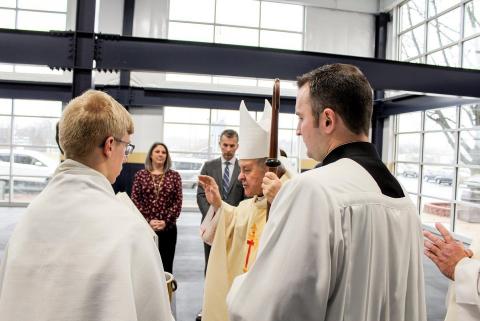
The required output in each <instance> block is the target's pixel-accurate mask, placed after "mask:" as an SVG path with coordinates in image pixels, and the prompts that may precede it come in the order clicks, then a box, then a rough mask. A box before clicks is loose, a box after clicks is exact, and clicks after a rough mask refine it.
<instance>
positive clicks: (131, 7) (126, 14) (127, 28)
mask: <svg viewBox="0 0 480 321" xmlns="http://www.w3.org/2000/svg"><path fill="white" fill-rule="evenodd" d="M134 15H135V0H124V3H123V26H122V35H124V36H131V35H132V34H133V18H134ZM120 86H130V71H128V70H122V71H120Z"/></svg>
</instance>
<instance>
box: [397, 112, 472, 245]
mask: <svg viewBox="0 0 480 321" xmlns="http://www.w3.org/2000/svg"><path fill="white" fill-rule="evenodd" d="M395 118H396V122H395V123H396V125H395V130H394V133H395V144H396V146H397V148H396V152H395V175H396V176H397V177H398V179H399V181H400V182H401V183H402V185H403V186H404V187H405V189H406V190H407V192H408V193H409V194H410V196H411V197H412V199H414V200H415V203H416V204H417V206H418V211H419V213H420V218H421V220H422V223H423V224H425V225H431V226H433V224H434V223H435V222H443V223H445V224H446V225H447V226H448V228H449V229H451V230H453V231H454V232H455V233H457V234H458V235H460V236H463V237H465V238H466V239H470V238H471V237H472V236H473V235H475V234H478V233H480V143H479V142H480V104H472V105H464V106H456V107H448V108H442V109H434V110H428V111H425V112H416V113H409V114H401V115H398V116H396V117H395Z"/></svg>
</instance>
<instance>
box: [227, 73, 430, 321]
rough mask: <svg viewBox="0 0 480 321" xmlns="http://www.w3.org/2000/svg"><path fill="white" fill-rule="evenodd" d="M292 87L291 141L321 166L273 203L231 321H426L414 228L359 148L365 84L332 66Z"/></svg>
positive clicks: (408, 205) (388, 180) (392, 186)
mask: <svg viewBox="0 0 480 321" xmlns="http://www.w3.org/2000/svg"><path fill="white" fill-rule="evenodd" d="M298 87H299V91H298V94H297V102H296V106H295V109H296V114H297V115H298V117H299V123H298V127H297V134H298V135H301V136H302V138H303V141H304V142H305V145H306V147H307V154H308V156H310V157H311V158H313V159H315V160H317V161H320V162H322V166H321V167H319V168H315V169H313V170H310V171H307V172H305V173H303V174H301V175H299V176H297V177H296V178H294V179H292V180H291V181H290V182H289V183H288V184H287V185H286V186H285V187H283V188H282V189H281V190H280V192H279V193H278V195H277V196H276V197H275V199H274V201H273V204H272V207H271V212H270V219H269V221H268V224H267V225H266V226H265V230H264V232H263V234H262V237H261V239H260V248H259V250H258V254H257V260H256V261H255V264H254V265H253V266H252V267H251V269H250V270H249V271H248V272H247V273H246V274H243V275H241V276H239V277H237V278H236V279H235V280H234V283H233V285H232V287H231V290H230V292H229V295H228V297H227V303H228V308H229V315H230V320H232V321H240V320H242V321H243V320H249V321H250V320H251V321H253V320H262V321H273V320H275V321H283V320H284V321H291V320H302V321H314V320H315V321H320V320H331V321H333V320H335V321H337V320H351V321H356V320H362V321H425V320H426V308H425V297H424V277H423V266H422V233H421V224H420V220H419V217H418V215H417V213H416V209H415V206H414V205H413V203H412V202H411V200H410V198H409V196H408V194H407V193H406V192H405V191H404V190H403V189H402V188H401V186H400V184H399V183H398V181H397V180H396V179H395V178H394V177H393V176H392V175H391V173H390V172H389V171H388V169H387V168H386V167H385V165H384V164H383V163H382V161H381V159H380V157H379V156H378V154H377V153H376V151H375V148H374V146H373V145H372V144H370V143H369V142H368V131H369V125H370V119H371V115H372V109H373V104H372V89H371V87H370V84H369V83H368V81H367V79H366V78H365V76H364V75H363V74H362V73H361V71H360V70H359V69H358V68H356V67H355V66H351V65H344V64H333V65H325V66H322V67H321V68H318V69H316V70H314V71H312V72H310V73H307V74H305V75H303V76H301V77H299V79H298Z"/></svg>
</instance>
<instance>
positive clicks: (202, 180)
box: [198, 175, 222, 209]
mask: <svg viewBox="0 0 480 321" xmlns="http://www.w3.org/2000/svg"><path fill="white" fill-rule="evenodd" d="M198 183H199V184H200V185H201V186H202V187H203V190H204V191H205V197H206V198H207V202H208V203H209V204H210V205H212V206H213V207H214V208H215V209H218V208H220V206H222V197H221V196H220V191H219V189H218V185H217V183H216V182H215V180H214V179H213V177H211V176H208V175H199V176H198Z"/></svg>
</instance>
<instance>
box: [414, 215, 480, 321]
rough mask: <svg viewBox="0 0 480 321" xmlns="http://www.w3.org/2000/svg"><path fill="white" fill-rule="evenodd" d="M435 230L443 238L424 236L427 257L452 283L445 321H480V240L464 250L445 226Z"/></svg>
mask: <svg viewBox="0 0 480 321" xmlns="http://www.w3.org/2000/svg"><path fill="white" fill-rule="evenodd" d="M435 226H436V228H437V229H438V231H439V232H440V234H441V237H437V236H435V235H433V234H432V233H430V232H428V231H424V232H423V234H424V235H425V238H426V240H425V255H426V256H428V257H429V258H430V259H431V260H432V261H433V263H435V264H436V265H437V266H438V268H439V270H440V271H441V272H442V273H443V274H444V275H445V276H446V277H447V278H449V279H450V280H452V281H453V282H452V283H451V284H450V288H449V291H448V293H449V295H448V296H447V304H448V310H447V315H446V316H445V321H477V320H480V239H479V238H478V237H474V238H473V241H472V244H471V246H470V248H469V249H465V248H464V246H463V244H462V243H461V242H459V241H456V240H455V239H454V238H453V236H452V234H450V233H449V232H448V230H447V229H446V228H445V227H444V226H443V225H442V224H440V223H436V224H435Z"/></svg>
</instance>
